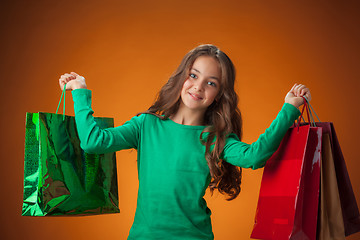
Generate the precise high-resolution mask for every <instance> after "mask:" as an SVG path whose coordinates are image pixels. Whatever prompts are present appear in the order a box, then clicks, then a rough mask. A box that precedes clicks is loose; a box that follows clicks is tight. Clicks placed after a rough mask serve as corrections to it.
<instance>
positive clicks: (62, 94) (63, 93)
mask: <svg viewBox="0 0 360 240" xmlns="http://www.w3.org/2000/svg"><path fill="white" fill-rule="evenodd" d="M63 96H64V104H63V121H64V120H65V96H66V83H65V85H64V89H63V91H62V93H61V97H60V101H59V104H58V107H57V109H56V114H57V113H58V111H59V107H60V104H61V101H62V99H63Z"/></svg>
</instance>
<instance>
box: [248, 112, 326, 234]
mask: <svg viewBox="0 0 360 240" xmlns="http://www.w3.org/2000/svg"><path fill="white" fill-rule="evenodd" d="M304 108H305V106H304ZM321 139H322V129H321V128H320V127H310V125H302V126H295V127H292V128H290V129H289V130H288V132H287V134H286V135H285V137H284V138H283V140H282V142H281V144H280V146H279V149H278V150H277V151H276V152H275V153H274V155H273V156H272V157H271V158H270V159H269V160H268V161H267V163H266V165H265V168H264V173H263V178H262V181H261V188H260V195H259V200H258V205H257V211H256V217H255V224H254V228H253V231H252V234H251V238H257V239H276V240H281V239H315V238H316V223H317V214H318V201H319V183H320V158H321Z"/></svg>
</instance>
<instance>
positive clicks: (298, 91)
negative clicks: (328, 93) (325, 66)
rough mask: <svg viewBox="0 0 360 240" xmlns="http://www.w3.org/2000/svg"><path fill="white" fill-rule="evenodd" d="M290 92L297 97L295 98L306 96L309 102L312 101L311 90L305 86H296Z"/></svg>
mask: <svg viewBox="0 0 360 240" xmlns="http://www.w3.org/2000/svg"><path fill="white" fill-rule="evenodd" d="M290 92H292V93H293V94H294V95H295V97H303V96H305V97H306V98H307V99H308V100H309V101H310V100H311V94H310V90H309V88H307V87H306V86H305V85H303V84H295V85H294V86H293V87H292V88H291V90H290Z"/></svg>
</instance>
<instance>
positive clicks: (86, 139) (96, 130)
mask: <svg viewBox="0 0 360 240" xmlns="http://www.w3.org/2000/svg"><path fill="white" fill-rule="evenodd" d="M72 97H73V101H74V111H75V121H76V126H77V130H78V134H79V139H80V146H81V148H82V149H84V151H86V152H88V153H98V154H101V153H107V152H115V151H119V150H121V149H129V148H135V149H137V147H138V141H139V134H140V128H141V124H142V122H143V118H144V115H145V114H143V115H140V116H136V117H133V118H132V119H131V120H129V121H127V122H126V123H124V124H123V125H121V126H119V127H116V128H107V129H101V128H100V127H99V126H98V125H97V124H96V120H95V118H94V117H93V113H94V111H93V110H92V109H91V91H90V90H88V89H76V90H73V91H72Z"/></svg>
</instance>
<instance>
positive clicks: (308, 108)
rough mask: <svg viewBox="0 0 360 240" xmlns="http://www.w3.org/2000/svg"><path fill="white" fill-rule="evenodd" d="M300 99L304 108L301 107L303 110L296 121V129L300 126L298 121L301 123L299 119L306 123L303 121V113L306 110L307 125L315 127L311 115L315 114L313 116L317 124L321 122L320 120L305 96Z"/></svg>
mask: <svg viewBox="0 0 360 240" xmlns="http://www.w3.org/2000/svg"><path fill="white" fill-rule="evenodd" d="M302 98H303V99H304V106H303V109H302V111H301V115H300V117H299V119H298V120H297V123H298V124H297V125H298V128H299V126H300V121H301V119H302V120H303V121H304V122H306V121H305V118H304V111H305V109H306V112H307V116H308V117H307V118H308V123H309V124H310V126H312V127H316V124H315V118H314V116H313V113H314V114H315V116H316V118H317V120H318V121H319V122H321V121H320V118H319V117H318V115H317V114H316V112H315V110H314V108H313V107H312V106H311V104H310V102H309V100H308V99H307V98H306V97H305V96H303V97H302Z"/></svg>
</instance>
